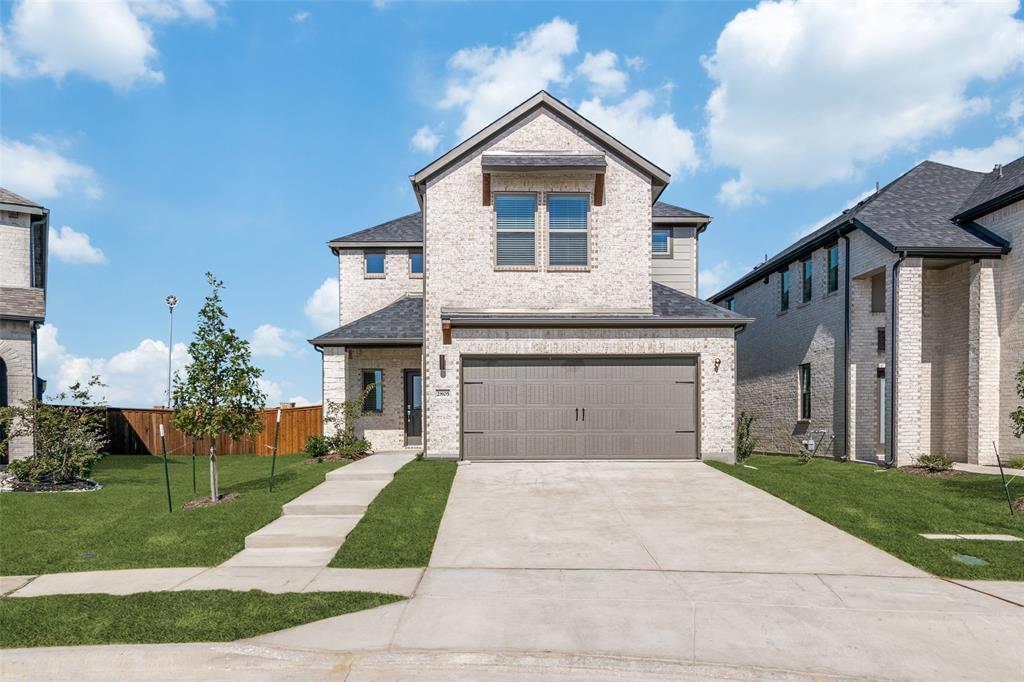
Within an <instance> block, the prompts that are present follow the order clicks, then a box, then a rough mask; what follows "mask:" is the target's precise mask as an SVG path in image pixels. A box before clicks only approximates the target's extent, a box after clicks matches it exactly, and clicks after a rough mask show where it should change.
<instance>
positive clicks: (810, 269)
mask: <svg viewBox="0 0 1024 682" xmlns="http://www.w3.org/2000/svg"><path fill="white" fill-rule="evenodd" d="M800 289H801V291H802V294H803V295H802V297H801V299H800V300H801V302H803V303H809V302H810V301H811V295H812V294H813V293H814V261H813V260H811V257H810V256H808V257H807V258H804V259H803V260H802V261H800Z"/></svg>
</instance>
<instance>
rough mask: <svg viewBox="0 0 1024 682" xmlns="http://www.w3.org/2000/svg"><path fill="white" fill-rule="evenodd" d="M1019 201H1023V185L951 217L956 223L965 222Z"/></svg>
mask: <svg viewBox="0 0 1024 682" xmlns="http://www.w3.org/2000/svg"><path fill="white" fill-rule="evenodd" d="M1021 199H1024V185H1021V186H1020V187H1015V188H1014V189H1011V190H1010V191H1008V192H1003V193H1002V194H1000V195H998V196H996V197H993V198H991V199H989V200H988V201H986V202H984V203H981V204H978V205H977V206H975V207H974V208H969V209H967V210H966V211H963V212H962V213H958V214H956V215H955V216H953V220H955V221H957V222H961V221H965V220H974V219H975V218H980V217H981V216H983V215H985V214H986V213H992V212H993V211H998V210H999V209H1001V208H1003V207H1004V206H1009V205H1010V204H1012V203H1014V202H1015V201H1020V200H1021Z"/></svg>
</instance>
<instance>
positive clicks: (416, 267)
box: [409, 249, 423, 275]
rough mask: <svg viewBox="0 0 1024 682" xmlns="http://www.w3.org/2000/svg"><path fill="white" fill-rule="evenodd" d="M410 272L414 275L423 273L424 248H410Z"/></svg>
mask: <svg viewBox="0 0 1024 682" xmlns="http://www.w3.org/2000/svg"><path fill="white" fill-rule="evenodd" d="M409 273H410V274H413V275H422V274H423V249H410V250H409Z"/></svg>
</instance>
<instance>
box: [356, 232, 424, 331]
mask: <svg viewBox="0 0 1024 682" xmlns="http://www.w3.org/2000/svg"><path fill="white" fill-rule="evenodd" d="M384 251H385V254H384V275H385V276H384V277H366V276H365V275H364V267H363V250H362V249H341V250H340V252H339V255H338V287H339V306H340V309H341V310H340V318H339V319H340V323H339V326H340V325H346V324H348V323H349V322H353V321H355V320H358V319H359V318H361V317H365V316H366V315H369V314H370V313H372V312H376V311H378V310H380V309H381V308H384V307H385V306H387V305H389V304H391V303H394V302H395V301H397V300H398V299H400V298H401V297H402V296H404V295H405V294H409V293H419V294H421V293H423V277H422V276H415V277H414V276H413V275H412V272H411V271H410V268H409V249H385V250H384Z"/></svg>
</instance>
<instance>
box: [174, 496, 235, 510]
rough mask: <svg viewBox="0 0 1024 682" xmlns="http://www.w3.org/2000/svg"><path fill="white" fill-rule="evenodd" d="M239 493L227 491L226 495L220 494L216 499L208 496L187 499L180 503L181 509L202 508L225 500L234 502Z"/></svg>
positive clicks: (222, 502)
mask: <svg viewBox="0 0 1024 682" xmlns="http://www.w3.org/2000/svg"><path fill="white" fill-rule="evenodd" d="M240 497H241V495H239V494H238V493H228V494H227V495H221V496H220V497H219V498H217V499H216V500H211V499H210V498H209V497H201V498H199V499H198V500H189V501H188V502H186V503H185V504H183V505H181V508H182V509H204V508H206V507H212V506H214V505H215V504H224V503H225V502H234V501H235V500H237V499H239V498H240Z"/></svg>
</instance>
